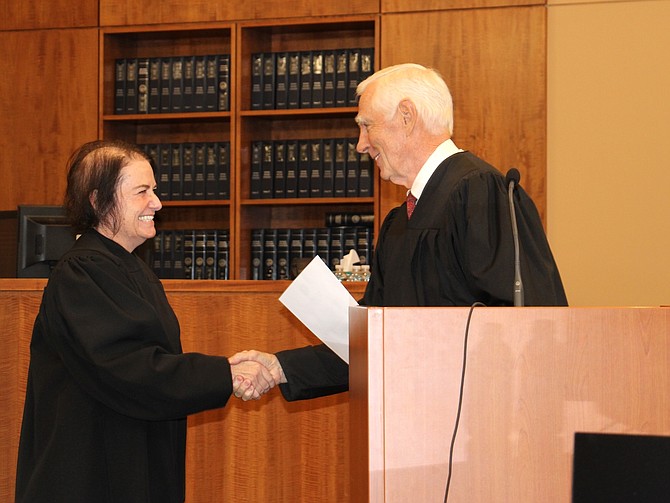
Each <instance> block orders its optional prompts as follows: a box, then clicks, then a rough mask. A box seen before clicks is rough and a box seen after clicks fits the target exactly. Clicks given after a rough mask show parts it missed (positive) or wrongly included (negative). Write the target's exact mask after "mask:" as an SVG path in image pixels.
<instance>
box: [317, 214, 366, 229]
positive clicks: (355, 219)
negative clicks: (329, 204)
mask: <svg viewBox="0 0 670 503" xmlns="http://www.w3.org/2000/svg"><path fill="white" fill-rule="evenodd" d="M374 223H375V216H374V213H356V212H328V213H326V227H342V226H344V227H346V226H349V227H372V226H373V225H374Z"/></svg>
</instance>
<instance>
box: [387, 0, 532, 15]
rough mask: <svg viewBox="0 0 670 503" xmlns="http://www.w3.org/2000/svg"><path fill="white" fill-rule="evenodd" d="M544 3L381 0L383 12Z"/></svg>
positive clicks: (503, 0)
mask: <svg viewBox="0 0 670 503" xmlns="http://www.w3.org/2000/svg"><path fill="white" fill-rule="evenodd" d="M544 4H545V2H544V1H543V0H539V1H538V0H446V1H445V0H381V12H382V13H391V12H421V11H434V10H448V9H473V8H481V7H509V6H519V5H544Z"/></svg>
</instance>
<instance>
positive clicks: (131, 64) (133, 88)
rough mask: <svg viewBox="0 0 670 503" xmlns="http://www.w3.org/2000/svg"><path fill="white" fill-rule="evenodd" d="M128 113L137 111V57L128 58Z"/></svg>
mask: <svg viewBox="0 0 670 503" xmlns="http://www.w3.org/2000/svg"><path fill="white" fill-rule="evenodd" d="M126 113H127V114H136V113H137V59H136V58H129V59H126Z"/></svg>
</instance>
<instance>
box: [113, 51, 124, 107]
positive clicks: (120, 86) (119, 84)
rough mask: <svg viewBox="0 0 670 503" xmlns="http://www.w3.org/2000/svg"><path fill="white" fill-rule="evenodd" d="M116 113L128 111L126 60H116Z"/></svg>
mask: <svg viewBox="0 0 670 503" xmlns="http://www.w3.org/2000/svg"><path fill="white" fill-rule="evenodd" d="M114 113H115V114H125V113H126V60H125V59H124V58H120V59H117V60H116V61H115V62H114Z"/></svg>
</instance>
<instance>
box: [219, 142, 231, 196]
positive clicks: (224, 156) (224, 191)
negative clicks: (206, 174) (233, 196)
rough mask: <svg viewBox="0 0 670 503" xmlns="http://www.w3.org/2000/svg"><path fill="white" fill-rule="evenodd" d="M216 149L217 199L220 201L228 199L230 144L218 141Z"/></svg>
mask: <svg viewBox="0 0 670 503" xmlns="http://www.w3.org/2000/svg"><path fill="white" fill-rule="evenodd" d="M217 148H218V155H217V160H218V165H217V166H218V167H217V174H218V179H217V184H216V187H217V191H218V192H217V196H216V197H217V199H220V200H222V201H225V200H228V199H230V142H229V141H220V142H218V143H217Z"/></svg>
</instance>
